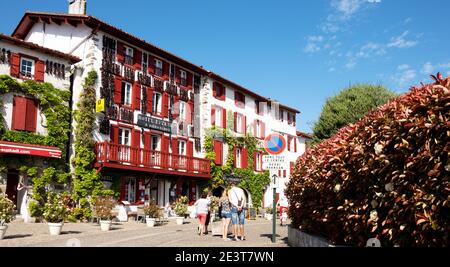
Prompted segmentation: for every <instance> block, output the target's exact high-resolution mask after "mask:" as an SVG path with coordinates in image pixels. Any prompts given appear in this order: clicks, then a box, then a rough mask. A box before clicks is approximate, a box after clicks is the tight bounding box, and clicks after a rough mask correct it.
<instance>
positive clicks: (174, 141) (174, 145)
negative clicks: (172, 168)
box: [172, 137, 178, 155]
mask: <svg viewBox="0 0 450 267" xmlns="http://www.w3.org/2000/svg"><path fill="white" fill-rule="evenodd" d="M172 154H174V155H178V139H177V138H173V137H172Z"/></svg>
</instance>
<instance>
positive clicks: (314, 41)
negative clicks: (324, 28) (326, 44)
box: [303, 35, 324, 54]
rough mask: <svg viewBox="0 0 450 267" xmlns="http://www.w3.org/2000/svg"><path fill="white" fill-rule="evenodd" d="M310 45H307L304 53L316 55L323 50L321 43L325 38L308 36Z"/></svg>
mask: <svg viewBox="0 0 450 267" xmlns="http://www.w3.org/2000/svg"><path fill="white" fill-rule="evenodd" d="M307 39H308V43H307V44H306V46H305V48H304V49H303V51H304V52H305V53H308V54H312V53H316V52H319V51H320V50H322V48H321V43H322V42H323V40H324V38H323V36H321V35H319V36H308V38H307Z"/></svg>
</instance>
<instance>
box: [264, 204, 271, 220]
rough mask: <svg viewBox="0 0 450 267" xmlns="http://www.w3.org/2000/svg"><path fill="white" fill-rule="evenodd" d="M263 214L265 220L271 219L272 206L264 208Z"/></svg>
mask: <svg viewBox="0 0 450 267" xmlns="http://www.w3.org/2000/svg"><path fill="white" fill-rule="evenodd" d="M265 216H266V220H269V221H271V220H272V219H273V209H272V207H268V208H266V214H265Z"/></svg>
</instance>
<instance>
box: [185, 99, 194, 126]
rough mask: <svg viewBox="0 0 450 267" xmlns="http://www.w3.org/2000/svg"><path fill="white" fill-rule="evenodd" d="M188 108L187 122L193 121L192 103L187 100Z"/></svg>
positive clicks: (191, 122)
mask: <svg viewBox="0 0 450 267" xmlns="http://www.w3.org/2000/svg"><path fill="white" fill-rule="evenodd" d="M187 106H188V110H187V122H188V123H189V124H193V123H194V103H193V102H188V105H187Z"/></svg>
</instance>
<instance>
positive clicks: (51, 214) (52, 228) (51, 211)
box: [43, 192, 67, 235]
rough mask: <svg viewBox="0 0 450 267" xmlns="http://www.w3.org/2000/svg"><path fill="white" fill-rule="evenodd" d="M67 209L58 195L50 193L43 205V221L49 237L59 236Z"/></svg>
mask: <svg viewBox="0 0 450 267" xmlns="http://www.w3.org/2000/svg"><path fill="white" fill-rule="evenodd" d="M66 215H67V209H66V207H65V206H64V203H63V200H62V198H61V196H60V195H59V194H56V193H53V192H50V193H48V195H47V202H46V203H45V205H44V213H43V216H44V219H45V221H46V222H47V224H48V229H49V232H50V235H60V234H61V229H62V227H63V225H64V219H65V218H66Z"/></svg>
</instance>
